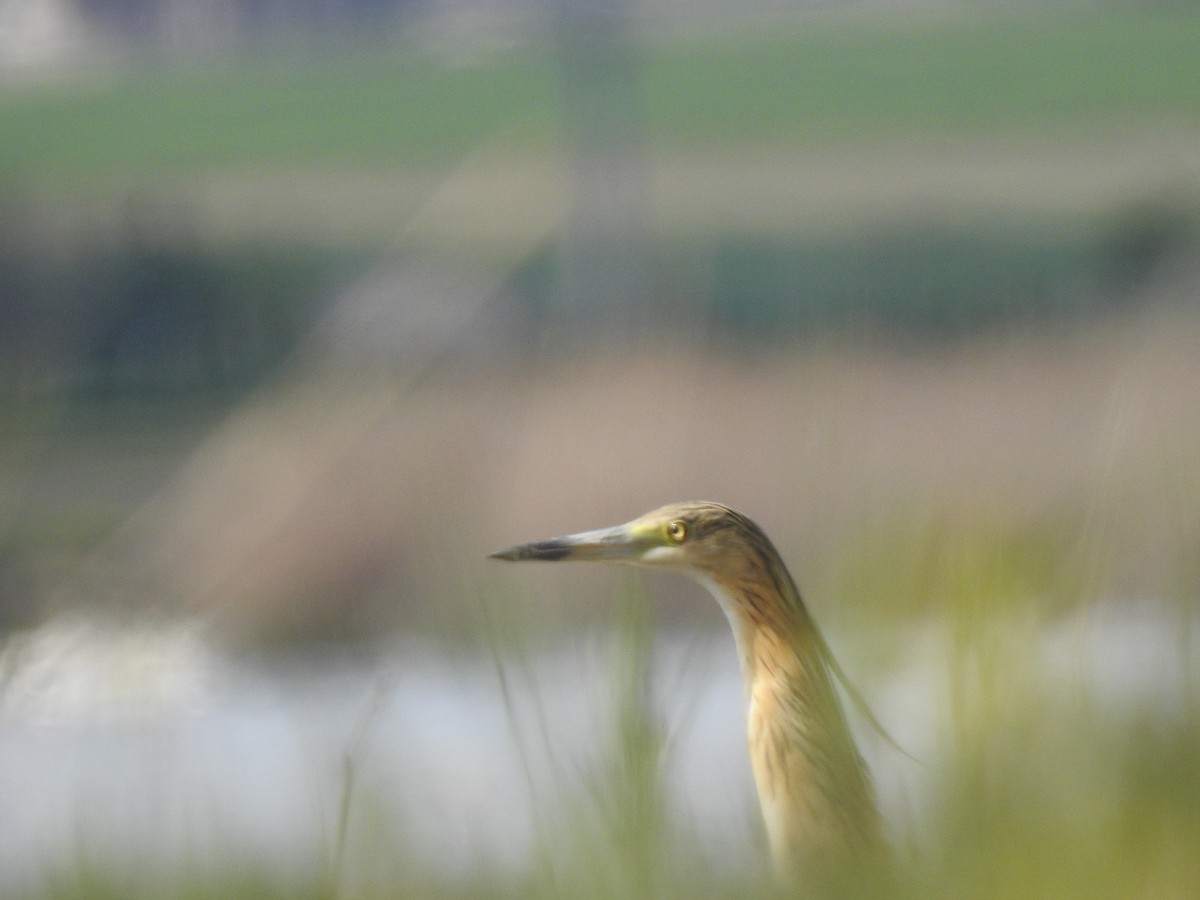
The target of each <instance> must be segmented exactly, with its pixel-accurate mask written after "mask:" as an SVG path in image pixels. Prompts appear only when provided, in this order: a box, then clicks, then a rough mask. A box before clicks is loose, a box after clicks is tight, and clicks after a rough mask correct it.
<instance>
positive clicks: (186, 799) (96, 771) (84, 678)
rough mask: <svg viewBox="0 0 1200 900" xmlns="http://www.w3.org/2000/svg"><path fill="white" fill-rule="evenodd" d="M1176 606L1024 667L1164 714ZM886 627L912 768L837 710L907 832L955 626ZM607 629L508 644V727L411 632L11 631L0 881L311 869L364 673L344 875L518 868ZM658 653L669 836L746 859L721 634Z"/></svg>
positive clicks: (1106, 616)
mask: <svg viewBox="0 0 1200 900" xmlns="http://www.w3.org/2000/svg"><path fill="white" fill-rule="evenodd" d="M1182 619H1183V617H1182V616H1181V614H1180V612H1179V611H1178V609H1177V608H1169V607H1167V606H1165V605H1156V604H1150V603H1129V604H1124V605H1120V606H1118V605H1111V606H1105V607H1097V608H1093V609H1090V610H1088V611H1086V612H1084V613H1080V614H1078V615H1076V616H1073V617H1070V618H1067V619H1065V620H1063V622H1062V623H1061V624H1058V625H1056V626H1053V627H1050V628H1048V629H1046V630H1044V631H1043V632H1042V633H1041V634H1042V637H1041V640H1040V642H1037V641H1035V645H1036V646H1035V647H1034V648H1033V649H1032V650H1031V652H1030V654H1029V666H1030V667H1031V669H1032V670H1033V672H1034V677H1036V678H1038V679H1039V681H1038V682H1037V683H1038V684H1045V685H1046V686H1047V690H1048V691H1051V690H1052V689H1053V688H1054V686H1057V687H1058V689H1060V690H1061V691H1063V692H1064V696H1075V697H1077V696H1079V691H1080V689H1081V688H1083V689H1085V691H1086V696H1087V697H1088V699H1091V700H1094V701H1095V702H1096V704H1097V708H1098V709H1100V710H1101V711H1111V712H1112V713H1113V714H1115V715H1119V714H1121V713H1123V712H1129V711H1131V710H1133V709H1138V708H1144V709H1147V710H1150V711H1151V712H1156V713H1159V714H1163V715H1166V714H1172V713H1175V712H1178V711H1179V710H1181V709H1184V708H1186V703H1187V702H1188V692H1189V689H1190V690H1191V691H1193V692H1195V691H1196V690H1197V687H1198V685H1197V683H1196V682H1197V680H1198V678H1200V672H1198V671H1197V669H1196V666H1195V665H1194V663H1192V662H1191V660H1190V656H1189V648H1190V647H1191V646H1196V645H1197V642H1198V641H1200V628H1197V623H1196V621H1194V619H1193V620H1191V621H1190V622H1184V623H1183V627H1182V628H1181V620H1182ZM895 639H896V640H897V641H901V642H902V644H903V646H905V647H906V648H908V649H907V655H906V656H905V657H904V659H903V660H902V661H901V662H900V663H899V664H898V665H897V668H896V669H895V670H894V671H892V672H889V673H887V675H886V680H885V681H883V682H881V683H879V684H877V685H875V684H870V683H866V682H864V680H863V679H862V678H858V679H857V680H858V681H859V682H860V684H859V686H860V688H862V689H864V692H865V694H866V695H867V698H868V701H869V702H870V704H871V705H872V707H873V708H874V710H875V712H876V713H877V715H878V716H879V718H880V720H881V721H882V723H883V725H884V726H885V727H886V728H887V729H888V730H889V731H890V732H891V733H892V734H893V736H894V737H895V738H896V739H897V741H898V742H899V743H900V744H901V746H903V747H905V748H906V749H907V750H908V751H910V752H911V753H913V754H914V755H915V756H916V757H918V758H919V759H920V760H921V761H922V762H923V763H924V766H919V765H917V764H915V763H913V762H911V761H910V760H906V759H904V758H903V757H902V756H900V755H899V754H897V753H895V752H894V751H893V750H891V749H890V748H887V747H886V745H885V744H884V743H883V742H882V741H881V740H879V739H877V738H874V737H873V736H872V734H871V732H870V730H869V729H868V728H866V727H865V726H864V725H863V723H861V722H855V723H854V724H855V727H856V730H857V731H858V733H859V735H860V737H861V739H862V745H863V747H864V750H865V753H866V756H867V757H868V761H869V763H870V766H871V769H872V771H873V774H874V777H875V779H876V781H877V784H878V786H879V791H880V795H881V799H882V801H883V806H884V813H885V817H886V818H887V819H888V820H889V822H890V823H891V825H892V826H893V829H895V828H901V829H905V830H907V829H915V830H916V831H917V832H918V833H919V831H920V824H921V821H922V816H923V809H924V807H925V806H926V804H927V802H928V800H929V789H930V784H931V782H932V779H933V777H934V775H935V773H936V772H937V771H938V770H939V768H940V767H941V763H940V759H939V755H940V754H942V753H944V752H945V747H946V744H945V743H944V740H945V729H946V723H945V721H944V713H945V698H946V696H947V693H946V692H947V686H948V680H949V679H948V675H949V673H950V671H951V669H950V667H949V664H948V662H947V660H948V658H949V656H948V654H949V647H950V643H949V638H948V635H947V633H946V631H945V630H944V629H942V628H939V627H934V626H932V625H927V626H925V627H922V628H914V629H913V630H912V631H911V632H910V633H908V634H907V635H903V636H897V637H896V638H895ZM610 640H615V638H612V637H610V636H609V635H608V634H607V633H605V634H604V635H602V636H596V635H595V634H592V635H591V636H589V637H580V636H575V635H564V638H563V640H562V642H561V646H560V649H558V650H557V651H555V652H550V653H543V654H540V655H538V656H535V657H532V658H530V659H528V660H522V661H516V660H513V661H505V663H504V665H505V669H506V674H507V677H508V680H509V690H510V691H511V695H512V698H513V704H512V709H513V713H512V715H513V718H514V719H515V721H512V720H510V719H509V713H508V712H506V708H505V704H504V701H503V698H502V695H501V689H500V685H499V684H498V681H497V677H496V670H495V663H494V661H493V660H492V659H491V658H489V657H488V656H487V654H485V653H480V654H477V655H472V654H465V653H462V652H461V651H459V652H451V651H448V650H444V649H441V648H438V647H437V646H436V645H434V644H431V643H429V642H421V641H417V640H406V641H401V642H399V643H397V644H396V645H395V646H394V647H393V648H392V649H391V650H390V651H389V652H388V653H386V654H384V655H383V656H382V657H381V661H380V662H378V663H371V662H368V661H365V660H363V659H358V658H347V657H341V658H324V659H322V658H316V659H313V658H305V659H301V658H293V659H292V660H290V661H287V662H279V661H276V662H274V663H265V662H258V663H250V662H246V661H236V660H233V659H231V658H228V657H227V656H225V655H224V654H222V653H220V652H218V651H217V650H215V649H214V648H212V647H211V646H209V645H208V644H206V643H205V641H204V640H203V638H202V637H201V633H200V631H199V630H198V629H197V628H196V627H194V626H191V625H188V624H186V623H180V624H161V623H160V624H158V625H150V624H148V625H143V626H135V627H119V626H117V625H114V624H105V623H101V622H96V621H88V620H85V619H80V618H74V617H72V618H64V619H59V620H55V621H52V622H50V623H48V624H46V625H45V626H43V627H42V628H40V629H38V630H36V631H32V632H29V633H26V634H23V635H16V636H13V637H11V638H10V639H9V640H8V641H7V642H6V643H5V645H4V646H3V649H2V651H0V673H3V674H2V675H0V678H2V679H3V680H2V685H3V686H2V688H0V797H3V798H4V801H3V802H4V815H3V816H0V891H3V892H5V893H8V892H10V891H19V890H33V889H36V888H37V887H38V879H39V878H42V877H45V875H46V874H47V873H53V872H54V871H56V868H57V869H58V870H59V871H61V870H62V868H63V867H65V868H66V869H67V870H68V871H70V870H71V867H72V866H75V865H78V864H79V862H80V861H81V860H82V859H84V858H87V859H93V860H94V859H100V860H112V861H114V862H115V863H116V864H117V865H118V866H121V865H124V866H129V867H131V870H132V871H135V872H145V871H154V870H156V869H159V868H167V869H169V867H170V866H172V865H176V864H179V863H181V862H183V861H185V860H186V861H188V862H190V863H193V864H194V863H196V862H197V861H199V862H211V863H213V864H216V865H233V864H239V863H247V864H251V865H255V866H261V867H264V868H266V869H268V870H278V871H279V872H280V873H281V875H282V877H285V878H289V877H295V878H301V879H303V878H305V877H308V876H309V874H310V873H312V872H313V871H314V868H315V867H316V866H317V865H318V864H319V862H320V861H322V860H325V859H328V854H329V852H330V847H331V840H332V835H333V833H334V829H335V825H336V820H337V810H338V803H339V798H340V789H341V772H342V764H343V760H344V756H345V754H346V752H347V750H348V748H349V747H350V744H351V742H352V741H353V740H354V736H355V734H356V732H357V730H358V729H359V728H361V722H362V717H363V712H364V709H365V708H366V707H367V705H368V704H372V703H376V702H378V699H379V694H378V691H379V679H380V678H385V679H386V680H385V682H384V683H385V684H386V685H387V695H386V697H385V698H384V702H382V703H380V704H379V707H378V709H377V710H376V711H375V713H374V714H373V715H374V718H373V719H372V721H371V722H370V724H369V728H368V729H367V731H366V733H365V739H364V740H363V741H362V742H361V748H360V755H359V757H358V758H357V759H356V760H355V763H356V766H357V785H358V794H357V795H356V796H355V798H354V801H353V806H352V808H351V821H350V831H349V842H348V856H347V871H348V872H350V873H351V874H352V873H353V872H354V870H355V869H354V866H355V859H356V854H361V853H363V852H369V851H366V850H364V849H363V848H364V847H368V848H369V847H375V848H376V850H377V849H378V846H379V844H380V843H383V845H385V846H388V847H389V848H392V849H391V850H389V853H392V854H393V855H395V854H403V858H404V859H406V860H411V862H412V863H413V865H414V867H415V869H416V870H417V871H421V870H427V871H433V872H434V873H437V874H441V875H444V876H446V877H450V878H453V877H455V876H456V875H463V876H465V875H467V874H469V873H470V872H471V871H478V866H479V865H481V864H485V863H494V864H497V865H499V866H500V867H501V868H502V869H504V868H508V867H523V866H525V865H526V864H527V863H528V861H529V858H530V854H531V852H532V851H533V849H534V848H535V847H536V845H537V840H538V837H539V836H538V832H537V821H538V820H540V821H541V822H543V823H549V826H550V828H551V834H553V828H554V827H555V826H556V825H557V824H559V823H561V822H563V821H565V820H564V819H563V818H562V816H563V815H565V814H566V813H567V812H577V811H578V806H577V805H576V806H573V805H572V804H577V803H578V801H579V800H580V798H586V797H587V796H588V795H587V792H586V789H585V788H584V786H583V780H584V777H585V775H586V773H588V772H590V771H593V768H592V766H593V765H594V764H595V763H597V762H598V761H599V760H600V759H601V757H602V755H603V753H604V752H605V751H604V748H606V747H607V746H608V743H607V742H608V740H609V739H610V738H611V735H609V734H608V733H607V732H606V728H607V727H608V725H609V724H610V723H611V722H612V714H613V710H612V703H613V693H612V691H613V684H614V682H613V676H612V673H611V671H610V669H609V666H610V665H611V662H612V660H613V659H614V658H615V657H614V654H613V653H612V652H611V651H612V647H611V645H610V643H609V641H610ZM834 643H835V644H838V643H840V641H837V640H835V641H834ZM836 649H837V648H836V647H835V650H836ZM842 656H843V658H846V657H847V656H848V654H845V653H843V654H842ZM654 667H655V670H654V690H653V698H654V703H655V705H656V708H657V709H656V715H657V716H658V718H659V720H660V721H661V722H662V724H663V727H664V729H665V732H666V736H667V739H668V744H667V759H666V760H665V762H664V770H665V773H666V777H667V789H668V794H669V798H670V803H671V807H670V810H669V813H668V815H669V821H671V822H672V823H673V824H674V825H676V826H677V827H678V828H679V829H680V831H679V834H678V835H676V837H675V838H674V839H673V840H674V842H675V843H676V844H677V845H680V846H684V847H687V846H698V847H700V848H701V849H702V850H703V851H704V853H705V854H706V856H707V858H709V859H710V860H712V861H713V862H714V863H715V864H717V865H725V866H728V867H730V868H731V869H734V870H739V869H745V868H747V867H751V866H754V865H757V861H758V860H759V859H760V858H761V852H762V849H761V837H760V836H759V834H758V829H759V825H758V823H757V820H756V816H757V814H756V812H755V806H754V803H755V801H754V789H753V784H752V781H751V778H750V773H749V766H748V763H747V761H746V751H745V746H744V739H743V721H744V716H745V711H744V706H743V704H744V697H743V691H742V686H741V677H740V673H739V671H738V665H737V660H736V655H735V653H734V651H733V647H732V641H731V640H730V638H729V635H728V634H725V633H713V634H708V633H704V634H700V635H696V634H685V635H663V636H661V637H660V639H659V640H658V643H657V645H656V648H655V656H654ZM852 675H853V673H852ZM514 731H515V732H516V734H517V735H519V736H520V740H519V741H518V740H515V739H514ZM521 754H524V760H523V759H522V755H521ZM523 762H524V763H525V765H526V766H527V767H528V769H529V770H530V771H531V772H532V773H533V784H532V786H529V783H528V782H527V781H526V779H525V776H524V774H523V765H522V763H523ZM585 802H586V801H585ZM535 809H536V810H537V812H538V817H539V818H538V820H535ZM371 828H374V829H380V828H382V829H384V830H383V832H382V833H381V832H380V831H375V832H371V831H370V830H366V831H364V829H371ZM358 858H361V856H359V857H358ZM388 858H389V859H391V858H392V856H389V857H388Z"/></svg>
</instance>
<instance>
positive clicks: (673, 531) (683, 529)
mask: <svg viewBox="0 0 1200 900" xmlns="http://www.w3.org/2000/svg"><path fill="white" fill-rule="evenodd" d="M687 533H688V530H687V523H685V522H681V521H680V520H679V519H676V520H675V521H674V522H671V523H670V524H669V525H667V537H669V538H670V539H671V540H673V541H674V542H675V543H676V544H682V543H683V542H684V540H685V539H686V538H687Z"/></svg>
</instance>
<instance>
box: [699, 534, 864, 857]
mask: <svg viewBox="0 0 1200 900" xmlns="http://www.w3.org/2000/svg"><path fill="white" fill-rule="evenodd" d="M740 531H742V530H740ZM742 536H748V537H749V538H750V540H749V541H747V542H746V543H747V544H748V545H749V546H748V547H747V548H745V549H746V550H747V552H744V553H741V554H739V555H738V556H737V558H738V559H739V560H741V562H740V563H739V567H738V568H737V569H733V570H731V569H729V568H728V567H727V566H726V567H722V568H721V569H713V570H710V571H705V570H703V569H698V570H695V571H693V572H692V573H691V574H692V575H693V577H694V578H695V579H696V580H697V581H699V582H700V583H701V584H703V585H705V586H706V587H707V588H708V589H709V591H710V592H711V593H712V594H713V596H714V597H716V599H717V602H718V603H719V604H720V606H721V609H722V610H723V611H724V612H725V615H726V617H727V618H728V620H729V624H730V626H731V628H732V629H733V635H734V640H735V642H736V644H737V649H738V657H739V660H740V663H741V668H742V676H743V678H744V680H745V685H746V696H747V703H748V709H747V741H748V745H749V751H750V761H751V768H752V770H753V773H754V780H755V784H756V787H757V790H758V796H759V801H760V803H761V805H762V810H763V818H764V821H765V824H766V828H767V837H768V840H769V842H770V846H771V855H772V857H773V859H774V860H775V862H776V865H777V867H778V868H779V869H780V870H781V871H782V872H783V873H784V874H786V875H794V874H795V873H796V871H797V870H798V869H801V868H803V867H804V866H805V865H806V863H807V862H808V861H810V860H812V859H813V858H814V857H815V856H818V855H819V856H827V855H831V854H832V855H835V856H845V854H846V853H848V852H849V853H855V852H858V851H861V850H865V849H867V848H869V847H870V846H872V845H874V844H875V843H876V841H877V840H878V837H879V829H880V824H879V817H878V812H877V809H876V805H875V798H874V793H873V790H872V787H871V784H870V780H869V777H868V775H867V772H866V767H865V766H864V764H863V761H862V758H861V757H860V756H859V754H858V750H857V748H856V746H855V744H854V739H853V737H852V736H851V734H850V730H849V727H848V725H847V723H846V718H845V715H844V713H843V711H842V705H841V701H840V700H839V698H838V695H837V692H836V690H835V688H834V684H833V677H832V673H831V670H830V666H831V660H830V659H829V652H828V649H827V648H826V645H825V643H824V641H823V639H822V638H821V635H820V634H819V633H818V631H817V629H816V625H815V623H814V622H813V621H812V619H811V618H810V616H809V615H808V611H807V610H806V608H805V606H804V603H803V601H802V600H801V598H800V594H799V592H798V591H797V589H796V586H795V583H794V582H793V581H792V578H791V576H790V575H789V574H788V571H787V569H786V567H785V566H784V565H783V562H782V560H781V559H780V557H779V554H778V553H777V552H776V551H775V548H774V547H773V546H772V545H771V543H770V541H769V540H768V539H767V538H766V536H765V535H763V534H762V532H761V531H759V529H758V528H757V526H753V524H752V523H750V525H749V530H746V531H742ZM728 558H729V557H726V559H728Z"/></svg>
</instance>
